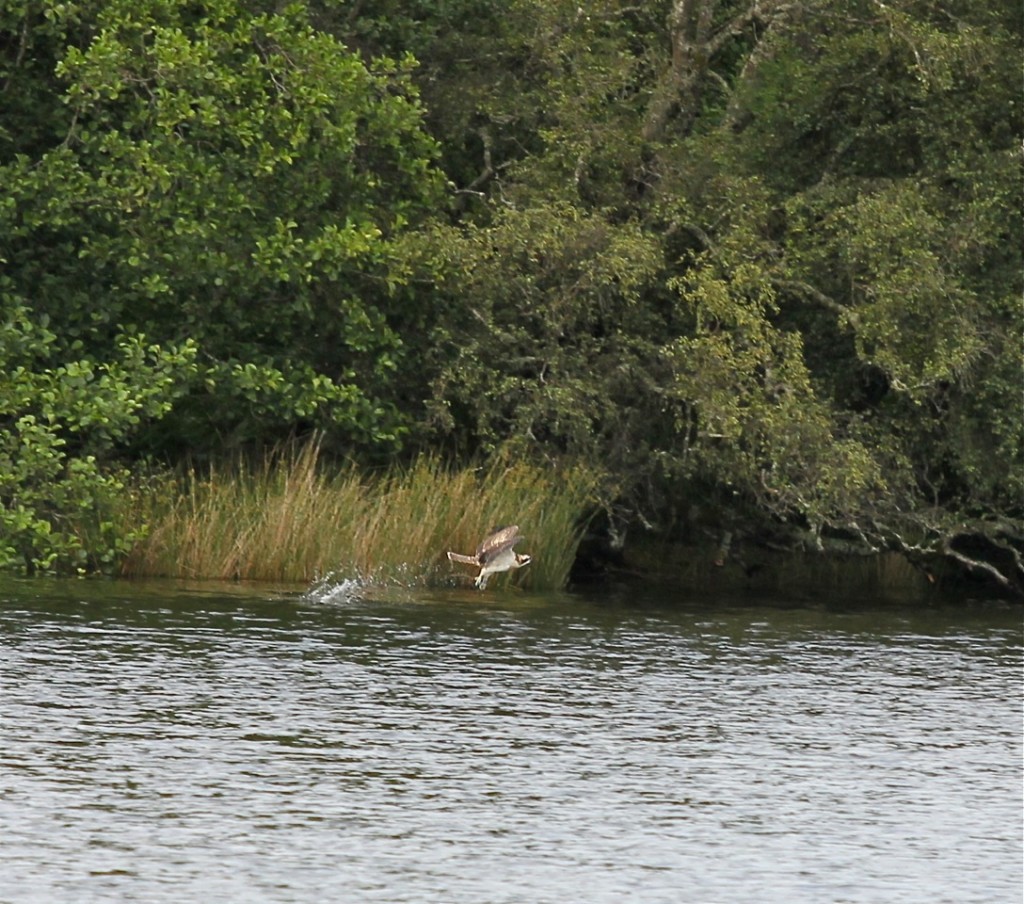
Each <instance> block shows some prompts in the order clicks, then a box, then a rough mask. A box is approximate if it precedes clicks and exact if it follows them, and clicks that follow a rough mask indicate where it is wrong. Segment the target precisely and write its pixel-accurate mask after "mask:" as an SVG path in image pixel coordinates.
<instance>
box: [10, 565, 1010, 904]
mask: <svg viewBox="0 0 1024 904" xmlns="http://www.w3.org/2000/svg"><path fill="white" fill-rule="evenodd" d="M351 591H352V588H351V587H347V586H342V587H336V588H330V587H321V588H319V589H318V590H317V591H315V592H307V593H298V592H291V591H288V590H272V589H267V588H252V587H249V588H245V587H225V586H223V585H214V586H209V585H206V586H184V585H180V584H173V583H166V584H160V583H157V584H149V583H147V584H135V583H127V582H69V583H63V582H56V581H53V582H48V581H5V582H2V583H0V657H2V658H0V682H2V687H0V691H2V692H0V901H2V902H5V904H6V902H10V904H23V902H40V904H42V902H46V904H51V902H93V901H96V902H101V901H103V902H105V901H119V902H120V901H132V902H183V901H184V902H188V901H195V900H205V901H211V902H212V901H239V902H241V901H245V902H261V901H267V902H286V901H295V902H316V901H321V900H329V901H357V902H359V901H380V902H389V904H398V902H417V904H421V902H486V904H499V902H509V904H513V902H515V904H543V902H565V901H586V902H608V904H612V902H615V904H619V902H627V901H628V902H643V904H646V902H734V901H735V902H748V901H757V902H773V901H778V902H801V901H806V902H815V904H818V902H880V904H881V902H886V904H889V902H913V901H920V902H928V904H936V902H956V904H965V902H979V904H980V902H985V904H991V902H1020V901H1021V897H1022V890H1021V889H1022V886H1021V881H1022V836H1024V827H1022V790H1021V779H1022V749H1021V746H1022V745H1021V741H1022V649H1021V648H1022V618H1021V610H1020V609H1019V608H1015V607H1012V606H1005V605H1001V604H998V603H967V602H964V603H955V602H953V603H948V604H941V605H940V604H933V605H921V604H920V603H919V604H917V605H916V606H911V605H909V604H908V605H901V604H899V603H896V602H892V601H888V602H881V601H877V602H873V601H871V600H862V601H857V600H850V599H846V600H845V601H842V602H839V601H835V600H828V599H810V600H804V601H802V602H800V603H799V604H798V603H796V602H794V601H791V600H787V599H786V598H784V597H776V598H768V597H763V596H747V597H743V596H734V597H731V598H717V599H715V598H706V599H687V598H680V597H679V596H678V595H675V596H673V595H670V594H665V593H660V594H658V593H655V591H653V590H646V591H645V590H631V591H630V592H629V593H621V592H620V593H610V592H606V593H597V592H588V593H585V594H579V595H576V594H548V595H530V594H526V593H521V592H514V591H496V592H493V593H491V592H487V593H482V594H481V593H476V592H472V593H470V592H464V591H430V592H427V591H420V592H414V593H409V592H405V591H388V592H378V593H363V594H359V593H354V592H351Z"/></svg>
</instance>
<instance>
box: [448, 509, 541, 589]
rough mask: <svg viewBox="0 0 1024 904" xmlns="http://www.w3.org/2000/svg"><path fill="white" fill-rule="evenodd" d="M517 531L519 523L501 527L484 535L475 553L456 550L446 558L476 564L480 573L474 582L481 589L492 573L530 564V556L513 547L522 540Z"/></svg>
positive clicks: (485, 585)
mask: <svg viewBox="0 0 1024 904" xmlns="http://www.w3.org/2000/svg"><path fill="white" fill-rule="evenodd" d="M522 539H523V537H522V534H520V533H519V525H518V524H513V525H511V526H510V527H503V528H501V530H496V531H494V533H492V534H490V535H488V536H487V537H484V539H483V540H481V541H480V545H479V546H478V547H477V548H476V555H472V556H464V555H460V554H459V553H457V552H449V553H448V558H449V559H450V560H451V561H452V562H463V563H465V564H466V565H478V566H479V567H480V574H478V575H477V576H476V581H474V583H475V584H476V586H477V587H479V588H480V589H481V590H483V589H484V588H486V587H487V579H488V578H489V577H490V576H491V575H492V574H497V573H498V572H500V571H511V570H512V569H513V568H522V567H523V566H524V565H529V564H530V556H527V555H520V554H519V553H517V552H515V550H514V549H513V547H514V546H515V545H516V544H517V543H518V542H519V541H520V540H522Z"/></svg>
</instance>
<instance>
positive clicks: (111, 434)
mask: <svg viewBox="0 0 1024 904" xmlns="http://www.w3.org/2000/svg"><path fill="white" fill-rule="evenodd" d="M55 338H56V337H55V335H54V334H53V333H52V332H51V331H50V330H49V329H48V328H47V327H46V326H45V325H42V324H39V323H37V322H34V321H33V320H32V319H31V317H30V315H29V313H28V312H27V310H26V309H25V308H24V307H22V306H15V307H14V308H13V310H12V311H11V312H10V313H9V314H8V315H7V317H6V318H5V320H4V321H3V322H2V323H0V568H3V567H11V566H18V567H24V568H25V569H26V570H28V571H30V572H33V571H59V572H68V571H76V570H83V571H84V570H94V569H96V568H106V569H110V568H112V567H113V566H115V565H116V564H117V561H118V559H119V558H120V557H121V556H123V555H124V553H126V552H127V551H128V549H130V547H131V545H132V543H133V542H134V541H135V540H136V539H137V538H138V536H139V532H140V530H141V529H142V525H140V524H134V523H125V513H126V510H127V504H128V498H127V494H128V493H129V490H130V488H131V485H132V483H133V481H132V480H131V478H130V476H129V474H128V472H127V471H126V470H125V469H124V468H123V467H120V466H118V465H116V463H114V462H113V461H112V460H111V452H112V451H113V449H114V448H115V446H116V445H117V444H118V443H120V442H123V441H124V440H125V439H126V438H127V437H129V436H130V435H132V434H133V433H134V432H135V431H137V430H138V429H139V428H140V425H141V424H142V423H143V422H144V421H146V420H150V419H158V418H160V417H161V416H162V415H164V414H165V413H166V412H167V411H168V410H169V409H170V407H171V405H172V404H173V402H174V399H175V398H176V396H177V394H178V393H179V392H180V391H181V387H182V386H183V385H184V383H185V382H187V380H188V379H189V377H190V376H191V374H192V373H194V371H195V363H194V361H195V355H196V349H195V346H194V345H193V344H192V343H188V342H187V343H185V344H184V345H183V346H181V347H180V348H172V349H163V348H161V347H159V346H156V345H148V344H146V342H145V340H144V338H143V337H142V336H124V337H121V339H120V340H119V341H118V349H117V356H116V357H115V358H114V359H112V360H110V361H107V362H102V363H97V362H95V361H93V360H90V359H88V358H81V359H78V360H74V361H65V362H64V363H62V364H59V365H57V366H47V364H48V361H49V358H50V353H51V348H52V346H53V345H54V342H55Z"/></svg>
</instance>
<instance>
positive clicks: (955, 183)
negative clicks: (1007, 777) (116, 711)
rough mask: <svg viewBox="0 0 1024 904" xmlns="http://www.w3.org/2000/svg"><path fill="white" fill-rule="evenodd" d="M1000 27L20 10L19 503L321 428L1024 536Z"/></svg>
mask: <svg viewBox="0 0 1024 904" xmlns="http://www.w3.org/2000/svg"><path fill="white" fill-rule="evenodd" d="M1018 13H1019V11H1018V10H1016V9H1015V8H1013V7H1011V5H1010V4H1008V3H1003V2H998V3H994V4H993V3H989V2H983V0H956V2H954V3H951V4H944V5H936V4H930V3H922V2H920V0H892V2H887V3H885V4H881V3H876V2H872V0H852V2H843V3H840V2H838V0H802V2H798V3H783V2H778V0H763V2H758V3H754V2H751V0H721V2H715V0H700V2H675V0H672V2H669V0H665V2H660V3H655V4H649V5H643V4H641V5H637V4H633V3H625V2H620V0H595V2H593V3H587V4H583V5H581V4H579V3H576V2H569V0H564V2H563V0H557V2H541V0H512V2H509V3H506V4H493V3H484V2H481V0H457V2H449V3H434V2H427V0H423V2H412V3H397V2H391V0H385V2H381V3H375V4H368V5H367V4H338V3H334V2H321V0H316V2H313V0H310V2H309V3H301V2H300V3H294V4H290V5H286V6H283V7H282V6H279V5H272V4H256V5H253V4H249V5H243V4H240V3H239V2H238V0H215V2H213V3H210V4H205V5H203V6H202V7H195V6H193V5H188V4H184V3H180V2H174V0H142V2H135V3H131V4H130V3H127V2H125V0H116V2H113V3H98V2H94V0H89V2H75V3H56V2H49V0H47V2H40V3H35V4H23V5H16V6H11V7H9V8H6V9H5V10H4V11H3V12H2V14H0V37H2V38H3V40H2V41H0V90H2V92H3V96H4V97H5V98H7V99H8V100H9V102H8V103H6V104H5V105H4V106H3V107H2V108H0V258H2V259H3V265H4V272H3V276H2V277H0V279H2V280H3V282H2V283H0V291H2V292H3V293H4V296H3V297H4V299H5V301H4V305H5V308H4V310H5V311H6V312H7V315H8V317H9V319H10V322H11V323H12V324H22V326H17V327H16V328H9V329H8V331H7V334H6V335H7V341H8V348H10V349H14V350H16V349H17V348H19V347H28V346H30V347H31V349H32V350H31V352H30V353H29V356H28V358H27V359H26V362H25V363H19V362H18V361H15V357H16V352H15V351H11V352H5V354H6V355H7V356H8V357H10V358H11V360H12V362H13V363H12V364H11V366H10V369H9V370H10V373H11V374H12V375H13V376H11V378H10V379H9V380H8V382H7V383H5V384H4V385H5V387H6V388H5V390H4V393H5V395H4V398H5V399H6V403H5V404H6V405H7V407H6V408H5V409H4V412H5V413H4V417H5V418H6V421H5V422H4V424H5V429H6V430H7V434H6V435H7V436H9V437H15V438H12V439H9V442H10V443H13V444H14V445H12V446H11V448H12V449H14V448H15V447H16V448H18V449H19V450H20V449H21V445H24V446H25V447H26V449H25V451H19V452H18V458H19V462H20V460H21V459H22V458H24V459H25V461H29V462H34V464H32V465H31V467H29V466H27V465H26V467H29V470H28V471H23V472H19V473H20V476H19V477H18V478H17V479H13V478H12V480H11V481H9V484H8V487H7V489H5V493H6V494H7V498H13V489H15V488H16V487H17V486H20V483H19V481H21V482H24V481H28V482H31V479H32V478H31V475H30V472H32V473H36V472H37V473H39V474H46V473H50V471H52V469H53V468H54V467H55V466H56V467H58V469H59V468H64V469H65V471H67V468H68V467H69V466H70V464H69V463H70V462H71V461H72V460H74V461H79V460H80V461H82V462H86V464H83V465H79V466H77V467H82V468H85V469H86V471H85V472H83V473H87V476H88V480H91V481H92V482H93V483H98V482H99V481H100V478H99V476H97V475H100V474H103V473H107V472H106V471H105V469H106V468H107V467H109V466H110V465H112V464H113V463H114V462H115V460H116V458H117V457H118V455H126V456H128V457H129V458H131V457H133V456H134V457H139V456H142V455H146V454H151V455H155V456H161V457H168V458H175V457H179V456H183V455H189V454H191V455H197V456H216V455H217V454H218V453H219V452H222V451H223V450H225V449H232V448H236V447H248V446H259V445H266V444H268V443H272V442H273V441H274V440H276V439H277V438H279V437H281V436H284V435H294V434H303V433H306V432H308V431H310V430H313V429H320V430H322V431H324V435H325V437H326V438H325V444H326V446H327V447H328V448H330V449H333V450H339V449H340V450H344V452H345V453H346V454H348V453H354V454H357V455H361V456H363V458H364V460H365V459H366V458H373V457H375V458H376V460H378V461H379V460H380V458H381V457H382V456H385V455H389V454H391V453H393V452H395V451H398V450H400V449H401V448H402V447H403V445H404V447H405V449H406V450H407V453H408V451H409V450H415V449H428V450H429V449H445V450H448V451H450V452H451V453H452V454H453V455H454V456H456V457H459V458H461V459H463V460H473V459H474V458H475V456H477V455H478V454H481V453H482V454H485V455H497V454H499V453H500V452H501V451H502V450H509V451H512V452H514V453H515V454H516V455H519V456H526V457H527V458H528V459H530V460H531V461H532V462H534V463H541V464H544V465H548V466H550V465H552V464H555V463H559V464H561V463H563V462H566V461H574V462H583V463H584V466H585V467H586V469H587V470H588V472H589V473H593V474H597V475H599V476H600V490H599V493H598V495H599V497H600V499H601V502H602V504H603V505H604V506H605V507H606V508H608V509H609V511H611V512H613V513H621V512H623V511H628V512H630V513H631V514H632V515H634V516H637V517H638V518H639V519H644V520H646V521H648V522H652V523H653V522H658V521H660V522H661V523H663V524H671V523H673V522H678V521H680V520H685V519H686V517H688V516H687V514H686V513H687V511H688V510H689V509H690V508H692V507H693V506H691V504H690V503H691V501H693V500H694V499H695V498H696V499H697V501H698V502H699V501H702V500H703V498H704V497H707V498H709V499H712V500H713V501H714V504H715V505H718V506H721V508H722V512H721V513H720V514H721V519H722V520H724V521H730V519H732V518H733V516H734V515H736V512H739V513H741V515H736V517H744V518H753V517H757V516H762V517H768V518H771V519H776V520H778V519H785V520H787V521H789V522H790V523H798V524H804V525H809V526H813V527H815V528H820V527H822V526H832V527H838V528H844V529H846V530H847V531H849V532H854V533H858V532H861V531H862V529H865V527H866V526H870V525H876V526H878V525H881V526H880V527H878V529H877V532H876V536H881V537H885V536H891V532H888V531H889V528H888V527H886V525H891V524H892V523H896V522H900V521H903V522H905V521H906V520H907V519H908V518H912V517H914V516H915V515H916V513H918V512H925V511H926V512H928V513H929V514H928V517H929V518H932V514H934V520H935V523H939V522H942V523H945V524H953V523H957V521H958V519H960V518H961V517H971V516H999V517H1003V516H1020V515H1021V514H1022V504H1024V503H1022V499H1024V477H1022V476H1021V475H1022V469H1021V468H1020V463H1021V460H1022V456H1024V421H1022V419H1021V417H1020V380H1021V373H1022V370H1024V361H1022V350H1021V343H1020V336H1021V333H1022V329H1024V324H1022V321H1021V317H1022V312H1021V305H1020V299H1021V297H1022V295H1024V286H1022V282H1021V276H1022V273H1024V265H1022V259H1021V248H1024V233H1022V220H1021V217H1020V210H1021V209H1024V197H1022V191H1021V189H1022V185H1024V181H1022V180H1021V178H1020V173H1021V157H1020V136H1021V134H1024V118H1022V104H1021V101H1020V97H1019V90H1018V89H1019V72H1018V69H1019V59H1020V50H1021V45H1022V40H1021V31H1020V21H1019V15H1018ZM428 132H429V134H428ZM442 169H443V171H444V173H445V175H446V176H447V179H448V180H449V181H448V185H447V188H448V195H447V199H445V197H444V195H443V194H442V188H443V187H442V181H441V178H440V173H441V171H442ZM445 200H447V203H444V202H445ZM29 324H34V326H31V327H29V326H28V325H29ZM47 328H48V329H49V330H50V332H49V333H48V334H46V335H47V337H48V338H45V339H41V338H40V335H38V334H36V333H33V332H32V331H33V330H39V329H47ZM141 336H145V337H146V339H145V340H142V339H141V338H129V339H127V340H126V339H125V338H124V337H141ZM126 341H127V342H128V345H127V346H125V345H124V343H125V342H126ZM132 342H136V343H137V346H132V345H131V343H132ZM187 343H192V344H191V345H189V344H187ZM44 346H45V351H44V350H43V347H44ZM150 346H154V347H155V350H144V351H142V352H139V348H142V349H149V348H150ZM133 349H134V350H133ZM188 349H191V350H192V351H190V352H189V354H190V355H192V357H190V358H189V360H188V361H187V362H186V361H184V360H174V361H172V360H170V359H168V361H167V366H168V367H169V368H170V369H171V370H173V372H174V381H173V389H171V388H170V386H169V384H168V385H164V386H163V388H162V389H161V388H159V387H160V384H159V380H157V381H155V382H154V383H153V385H154V388H155V394H154V396H153V398H152V400H151V401H148V400H147V399H146V398H145V397H144V395H141V394H140V393H141V392H142V386H143V385H144V384H145V380H142V378H141V375H142V374H143V372H144V371H145V370H146V368H149V369H151V370H155V371H158V370H159V368H160V367H161V366H162V365H161V364H160V362H161V361H163V360H164V359H163V357H162V356H171V358H173V356H174V355H178V354H183V353H185V351H186V350H188ZM140 354H141V355H142V358H141V363H140V359H139V355H140ZM130 362H134V363H130ZM18 367H22V370H18V369H17V368H18ZM119 380H120V381H121V382H123V383H124V384H125V386H126V388H127V393H128V395H127V398H128V399H133V400H135V401H133V402H131V403H130V404H129V403H128V402H126V401H125V399H122V398H120V397H113V398H112V396H111V393H113V391H114V386H115V385H118V381H119ZM19 385H22V389H18V388H17V386H19ZM75 387H77V388H78V389H81V390H82V393H81V395H82V396H84V395H86V394H88V393H91V394H93V395H95V399H94V400H90V401H89V402H88V403H86V402H85V401H84V399H82V398H79V397H78V396H75V395H74V392H75V391H77V390H75V389H74V388H75ZM132 387H134V388H132ZM86 388H88V393H87V392H86ZM26 393H28V394H29V395H32V398H33V399H34V401H32V402H28V401H27V399H28V395H26ZM47 393H49V394H52V395H53V398H54V399H57V400H59V399H62V398H66V399H68V400H69V401H68V402H67V403H66V404H65V403H60V404H61V405H63V408H61V412H62V413H60V414H59V416H57V415H55V416H54V420H53V422H52V423H51V421H50V420H47V418H48V415H47V414H46V411H47V410H48V409H46V408H45V406H46V405H57V402H52V403H51V402H49V401H47V399H48V398H49V396H48V395H47ZM36 395H39V399H36ZM71 400H73V401H71ZM104 400H106V401H104ZM132 405H136V407H135V408H134V409H133V408H132ZM91 406H95V412H94V413H93V414H90V415H86V413H85V412H86V411H88V410H93V409H92V407H91ZM104 406H106V407H104ZM118 406H120V407H118ZM57 407H58V408H60V405H57ZM129 410H132V411H134V412H135V416H136V418H137V420H136V421H134V422H133V421H130V420H128V421H124V420H123V418H124V417H127V416H128V415H127V414H126V412H128V411H129ZM76 412H77V413H76ZM118 412H121V413H120V414H119V413H118ZM79 416H81V417H88V418H91V420H89V422H88V423H87V424H86V423H84V422H80V421H79V420H77V418H79ZM27 417H31V418H34V420H26V419H25V418H27ZM104 418H105V419H106V420H105V421H104V420H103V419H104ZM54 424H59V426H56V427H55V426H54ZM104 424H108V425H109V426H104ZM47 431H50V433H52V434H53V437H52V438H49V436H50V434H49V433H47ZM86 435H90V436H93V437H94V438H93V439H91V440H90V442H92V443H97V444H100V445H102V444H104V443H105V444H106V445H103V446H102V450H101V451H100V452H99V453H97V452H94V451H91V450H90V449H89V448H86V446H84V445H83V446H81V448H79V447H78V446H76V445H75V443H81V442H84V439H83V437H85V436H86ZM59 441H63V442H66V443H70V445H69V446H62V445H60V444H59ZM47 450H49V453H48V452H47ZM79 452H81V453H82V455H81V456H79ZM64 454H66V455H67V456H68V457H67V459H64V458H60V455H64ZM9 455H10V456H11V458H12V461H13V458H14V453H13V452H11V453H9ZM88 455H94V456H95V458H96V468H97V470H96V471H95V472H91V471H88V466H87V462H88V459H87V457H86V456H88ZM48 462H49V464H48ZM54 462H56V465H55V464H54ZM19 466H20V465H19ZM12 467H14V466H13V465H12ZM32 469H35V470H34V471H33V470H32ZM47 469H50V470H47ZM62 473H63V472H62ZM67 473H70V472H67ZM89 475H91V476H89ZM68 479H69V480H70V477H68ZM76 492H77V491H76ZM64 504H65V503H64V502H61V503H60V505H64ZM33 505H34V506H35V507H34V508H33V509H32V510H33V511H37V510H42V509H45V508H46V507H47V505H50V503H47V504H46V505H43V504H42V503H40V504H39V505H37V506H36V505H35V504H34V503H33ZM50 507H51V508H52V509H53V510H54V511H56V510H57V508H59V505H57V504H56V503H54V504H53V505H50ZM730 507H732V508H734V509H735V510H736V512H733V513H730V512H729V511H727V509H729V508H730ZM9 511H11V512H13V511H14V509H13V508H12V509H9ZM10 517H12V518H13V517H14V515H13V514H12V515H11V516H10ZM19 517H20V516H19ZM922 517H923V516H922ZM613 520H614V514H613ZM37 521H38V522H39V523H42V522H45V523H47V524H49V525H50V529H51V530H52V529H53V526H54V525H55V524H57V523H58V521H59V519H58V518H57V517H56V516H55V515H47V516H46V517H44V518H41V519H37ZM32 523H33V524H35V523H36V521H33V522H32ZM488 526H489V525H488ZM19 530H21V531H22V532H23V533H25V534H26V535H28V534H31V532H32V530H36V529H35V528H30V527H25V526H23V527H22V528H19ZM43 530H44V528H42V527H39V528H38V531H37V532H41V531H43ZM18 554H19V555H20V554H21V553H18Z"/></svg>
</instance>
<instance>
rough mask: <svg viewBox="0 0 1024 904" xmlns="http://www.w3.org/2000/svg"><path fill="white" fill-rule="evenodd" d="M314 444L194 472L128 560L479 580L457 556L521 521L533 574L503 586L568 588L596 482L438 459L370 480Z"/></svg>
mask: <svg viewBox="0 0 1024 904" xmlns="http://www.w3.org/2000/svg"><path fill="white" fill-rule="evenodd" d="M318 453H319V450H318V448H317V446H316V445H315V444H310V445H307V446H305V447H304V448H302V449H299V450H298V451H294V452H291V453H287V454H278V455H275V456H271V457H268V458H267V459H266V460H265V461H264V462H263V463H262V465H261V466H260V467H257V468H254V469H252V468H244V467H236V468H233V469H222V470H212V471H211V472H210V473H209V474H207V475H205V476H204V477H202V478H200V477H199V476H198V475H196V474H194V473H193V474H190V475H189V476H188V477H187V478H186V479H185V481H184V487H183V491H182V492H181V493H180V494H179V495H178V498H177V500H176V501H175V502H174V503H173V504H172V505H170V506H168V507H167V510H166V511H165V512H164V513H163V514H158V515H156V516H155V517H152V516H151V525H152V526H151V529H150V531H149V534H148V536H147V537H146V539H145V540H143V541H141V542H140V543H139V544H137V545H136V547H135V548H134V549H133V550H132V552H131V554H130V555H129V556H128V557H127V559H126V561H125V563H124V566H123V569H122V571H123V573H124V574H126V575H132V576H158V575H159V576H173V577H185V578H221V579H237V580H258V581H275V582H297V583H298V582H302V583H308V582H310V581H313V580H316V579H319V578H322V577H324V576H325V575H328V574H329V575H332V576H333V577H335V578H339V579H343V578H358V579H360V580H362V581H370V582H377V583H402V584H407V585H417V584H419V585H425V584H437V583H452V582H461V581H466V582H468V581H469V579H470V577H471V576H472V569H470V568H467V567H465V566H462V567H458V566H454V567H453V566H452V565H451V564H450V563H449V562H448V560H447V558H446V556H445V551H446V550H449V549H451V550H456V551H459V552H467V553H468V552H472V551H473V550H474V549H475V548H476V545H477V543H478V542H479V540H480V538H481V537H482V536H483V535H484V534H485V533H486V532H487V531H488V530H490V529H491V528H492V527H496V526H502V525H504V524H508V523H517V524H519V525H520V527H521V529H522V531H523V533H524V534H525V535H526V539H525V540H524V541H523V542H522V543H521V544H520V546H519V550H520V551H523V552H528V553H530V555H531V556H532V557H533V561H532V563H531V565H530V566H529V567H528V568H525V569H523V570H521V571H519V572H516V573H514V575H510V576H507V577H506V576H501V578H500V579H493V580H492V585H491V586H498V587H500V586H502V581H509V580H514V581H515V582H516V583H518V584H521V585H523V586H529V587H531V588H534V589H551V588H559V587H562V586H564V584H565V582H566V579H567V578H568V574H569V569H570V567H571V566H572V562H573V559H574V557H575V555H576V549H577V547H578V545H579V540H580V536H581V531H582V528H583V526H584V518H585V514H586V512H587V510H588V506H589V500H590V492H591V487H592V482H591V481H590V480H588V479H587V478H586V477H585V476H584V475H583V474H581V473H579V472H568V473H565V472H555V471H554V470H545V469H541V468H538V467H536V466H531V465H526V464H522V463H515V464H509V463H505V462H500V461H499V462H497V463H495V464H493V465H491V466H490V467H488V468H485V469H464V470H457V471H452V470H449V469H447V468H446V467H445V466H444V465H443V464H442V463H441V462H440V461H438V460H437V459H436V458H432V457H423V458H420V459H419V460H418V461H417V462H416V463H415V464H413V465H412V466H411V467H410V468H408V469H405V470H395V471H392V472H390V473H387V474H384V475H381V476H376V477H367V476H366V475H364V474H362V473H360V472H358V471H357V470H356V469H355V468H353V467H347V468H343V469H341V470H339V471H336V472H335V473H333V474H331V473H328V471H327V469H326V468H325V467H323V466H322V464H321V462H320V461H319V454H318Z"/></svg>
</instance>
